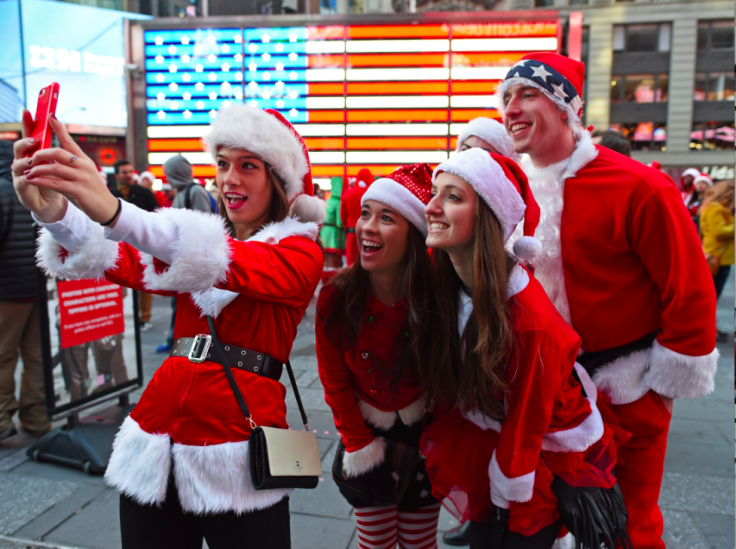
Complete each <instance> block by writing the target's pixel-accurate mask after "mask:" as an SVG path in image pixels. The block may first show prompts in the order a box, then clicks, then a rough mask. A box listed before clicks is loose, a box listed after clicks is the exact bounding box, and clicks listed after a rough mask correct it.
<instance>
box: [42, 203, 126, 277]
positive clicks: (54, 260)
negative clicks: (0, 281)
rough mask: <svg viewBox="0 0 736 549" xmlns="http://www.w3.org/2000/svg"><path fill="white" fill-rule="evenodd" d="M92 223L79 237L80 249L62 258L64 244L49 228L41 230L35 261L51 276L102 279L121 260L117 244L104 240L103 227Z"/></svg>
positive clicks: (90, 221) (90, 222)
mask: <svg viewBox="0 0 736 549" xmlns="http://www.w3.org/2000/svg"><path fill="white" fill-rule="evenodd" d="M86 219H87V221H88V222H89V223H88V224H87V227H86V231H85V233H84V234H82V235H75V236H77V237H78V238H79V240H80V246H79V249H78V250H77V251H76V252H75V253H70V254H68V255H67V256H66V258H64V259H62V258H61V253H62V246H61V244H59V243H58V242H56V240H54V237H53V236H52V234H51V232H49V230H48V229H45V228H44V229H41V234H40V235H39V237H38V249H37V250H36V263H37V264H38V266H39V267H40V268H41V269H42V270H43V272H44V273H46V274H47V275H49V276H55V277H57V278H61V279H66V280H76V279H80V278H103V277H104V276H105V271H107V270H109V269H112V268H113V267H114V266H115V264H116V263H117V261H118V246H119V245H118V243H117V242H112V241H110V240H105V237H104V234H103V230H102V227H101V226H100V225H98V224H97V223H94V222H93V221H92V220H91V219H89V218H87V217H86Z"/></svg>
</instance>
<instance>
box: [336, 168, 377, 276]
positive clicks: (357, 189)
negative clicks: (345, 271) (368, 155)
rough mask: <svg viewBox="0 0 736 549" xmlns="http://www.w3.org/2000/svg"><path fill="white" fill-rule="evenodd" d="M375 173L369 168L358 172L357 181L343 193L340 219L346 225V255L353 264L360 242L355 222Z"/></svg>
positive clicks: (348, 261)
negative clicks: (356, 233)
mask: <svg viewBox="0 0 736 549" xmlns="http://www.w3.org/2000/svg"><path fill="white" fill-rule="evenodd" d="M373 179H374V177H373V174H372V173H371V171H370V170H369V169H368V168H363V169H362V170H360V171H359V172H358V177H357V182H356V184H355V186H354V187H351V188H350V189H349V190H348V191H347V192H345V193H343V195H342V200H341V202H340V221H342V226H343V227H345V232H346V233H347V234H346V236H345V257H346V258H347V264H348V265H352V264H353V262H354V261H355V259H356V258H357V257H358V242H357V240H355V224H356V223H357V222H358V218H359V217H360V210H361V206H360V199H361V198H363V195H364V194H365V192H366V191H367V190H368V187H369V186H370V184H371V183H373Z"/></svg>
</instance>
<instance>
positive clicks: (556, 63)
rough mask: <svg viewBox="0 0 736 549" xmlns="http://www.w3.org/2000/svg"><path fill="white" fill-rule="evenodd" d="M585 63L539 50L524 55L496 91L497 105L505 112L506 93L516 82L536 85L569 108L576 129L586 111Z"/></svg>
mask: <svg viewBox="0 0 736 549" xmlns="http://www.w3.org/2000/svg"><path fill="white" fill-rule="evenodd" d="M584 80H585V65H584V64H583V63H581V62H580V61H575V60H574V59H570V58H569V57H565V56H564V55H560V54H558V53H549V52H536V53H530V54H528V55H525V56H524V57H522V58H521V60H520V61H519V62H518V63H516V65H514V66H513V67H511V70H509V72H508V73H507V74H506V78H504V80H503V82H501V85H500V86H499V87H498V91H497V92H496V98H497V107H498V110H499V112H500V113H501V114H504V112H505V110H506V105H505V104H504V101H503V96H504V94H505V93H506V92H507V91H508V90H509V89H510V88H512V87H513V86H515V85H516V84H523V85H525V86H532V87H534V88H537V89H538V90H540V91H541V92H542V93H544V95H545V96H547V97H548V98H549V99H550V100H551V101H552V102H553V103H555V104H556V105H557V106H558V107H559V108H560V110H562V111H567V113H568V114H569V115H570V116H568V124H569V125H570V127H571V128H572V129H573V131H576V130H579V129H580V125H581V122H580V116H581V115H582V113H583V99H582V98H583V81H584Z"/></svg>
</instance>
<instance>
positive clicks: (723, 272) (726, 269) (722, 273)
mask: <svg viewBox="0 0 736 549" xmlns="http://www.w3.org/2000/svg"><path fill="white" fill-rule="evenodd" d="M730 272H731V265H721V266H720V267H719V268H718V273H717V274H715V275H713V285H714V286H715V287H716V299H718V298H719V297H721V294H722V293H723V287H724V286H725V285H726V281H727V280H728V274H729V273H730Z"/></svg>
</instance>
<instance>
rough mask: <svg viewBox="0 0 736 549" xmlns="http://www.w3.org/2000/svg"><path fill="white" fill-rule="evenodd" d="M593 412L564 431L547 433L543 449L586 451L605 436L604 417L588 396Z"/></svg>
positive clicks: (549, 450) (544, 437)
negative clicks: (578, 423)
mask: <svg viewBox="0 0 736 549" xmlns="http://www.w3.org/2000/svg"><path fill="white" fill-rule="evenodd" d="M587 400H588V402H590V409H591V412H590V414H589V415H588V417H586V418H585V419H584V420H583V422H582V423H580V425H577V426H575V427H573V428H572V429H565V430H564V431H555V432H554V433H545V435H544V436H543V437H542V450H544V451H546V452H584V451H585V450H587V449H588V448H590V447H591V446H592V445H593V444H595V443H596V442H598V441H599V440H600V439H601V437H602V436H603V418H602V417H601V413H600V411H599V410H598V406H596V404H595V402H594V401H593V399H591V398H588V399H587Z"/></svg>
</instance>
